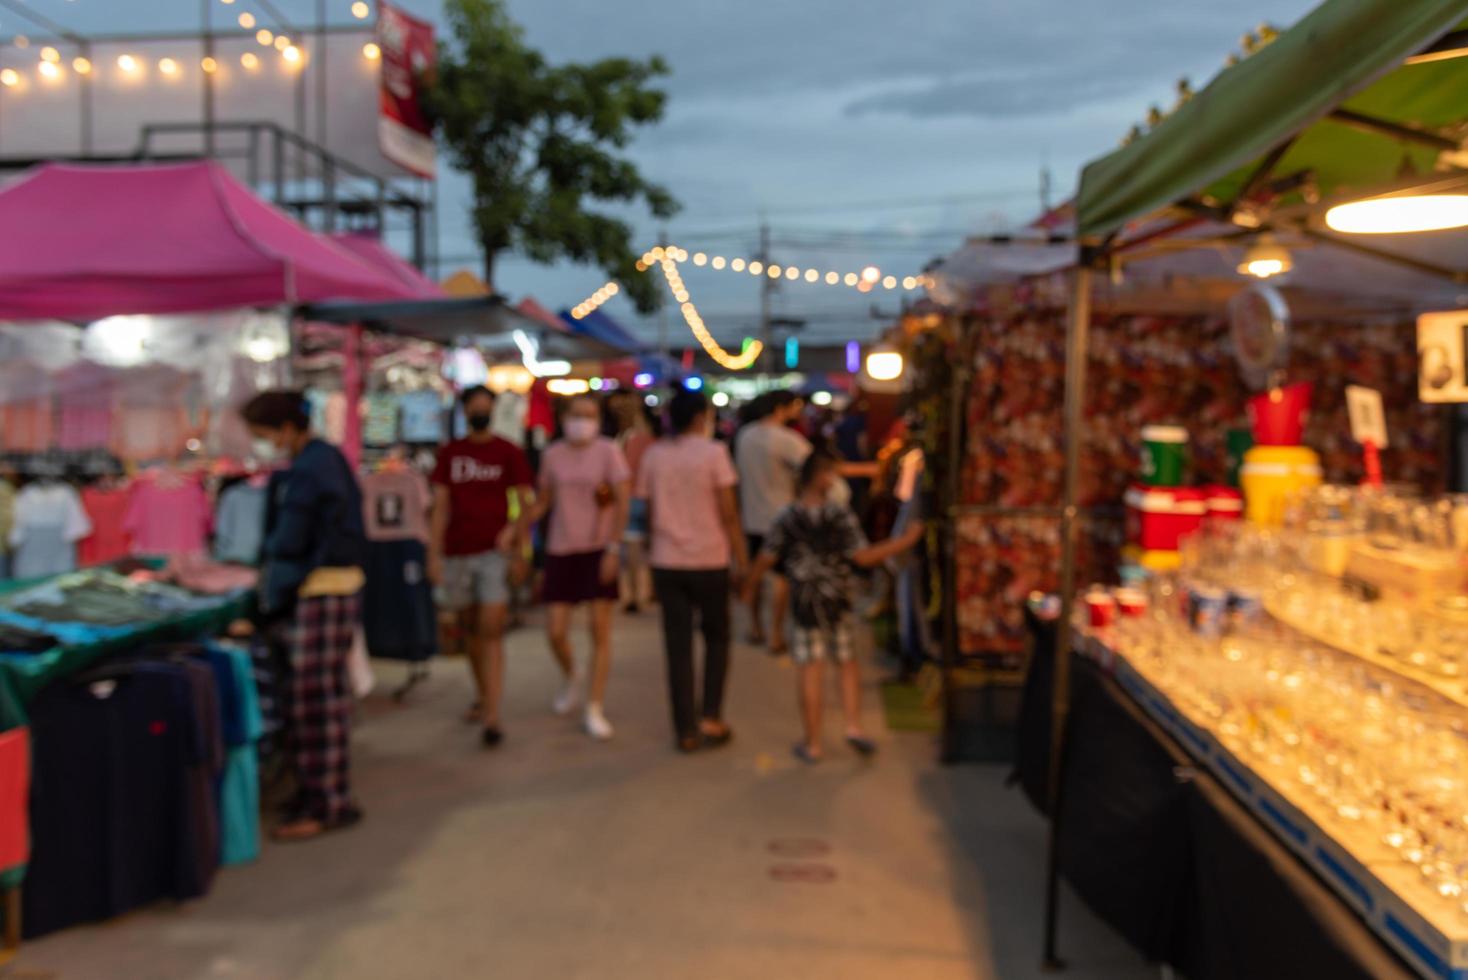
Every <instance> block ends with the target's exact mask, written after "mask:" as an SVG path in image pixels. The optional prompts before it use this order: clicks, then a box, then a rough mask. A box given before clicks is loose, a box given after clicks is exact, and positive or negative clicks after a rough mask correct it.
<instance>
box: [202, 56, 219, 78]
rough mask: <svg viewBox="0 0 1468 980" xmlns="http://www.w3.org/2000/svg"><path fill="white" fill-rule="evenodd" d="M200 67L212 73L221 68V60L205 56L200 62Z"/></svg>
mask: <svg viewBox="0 0 1468 980" xmlns="http://www.w3.org/2000/svg"><path fill="white" fill-rule="evenodd" d="M199 67H200V68H202V69H204V71H205V72H207V73H208V74H210V75H212V74H214V73H215V72H217V71H218V70H219V62H217V61H215V60H214V59H213V58H205V59H204V60H203V61H201V62H199Z"/></svg>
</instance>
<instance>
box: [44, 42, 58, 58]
mask: <svg viewBox="0 0 1468 980" xmlns="http://www.w3.org/2000/svg"><path fill="white" fill-rule="evenodd" d="M41 60H42V61H60V60H61V52H60V51H57V50H56V49H55V48H53V47H51V45H49V44H48V45H46V46H45V47H44V48H42V49H41Z"/></svg>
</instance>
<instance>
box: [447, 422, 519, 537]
mask: <svg viewBox="0 0 1468 980" xmlns="http://www.w3.org/2000/svg"><path fill="white" fill-rule="evenodd" d="M433 482H434V483H435V484H437V485H439V486H443V487H447V488H448V490H449V526H448V532H447V533H446V534H445V536H444V542H443V551H444V554H446V555H477V554H480V553H482V552H485V551H493V550H494V549H495V548H496V547H497V545H498V543H499V536H500V532H501V531H503V530H504V529H505V525H506V524H507V523H508V521H509V510H510V505H509V492H510V490H512V489H513V488H515V487H529V486H533V485H534V483H535V474H534V473H532V472H531V470H530V461H529V460H527V459H526V458H525V453H524V452H522V451H521V450H520V448H519V447H518V446H515V445H513V444H511V443H509V442H507V441H506V440H504V439H501V438H499V437H498V436H495V437H492V438H490V439H488V440H486V441H484V442H474V441H472V440H470V439H459V440H457V441H455V442H451V443H449V444H448V445H447V446H445V447H443V449H442V450H440V451H439V454H438V465H437V466H436V467H435V468H434V471H433Z"/></svg>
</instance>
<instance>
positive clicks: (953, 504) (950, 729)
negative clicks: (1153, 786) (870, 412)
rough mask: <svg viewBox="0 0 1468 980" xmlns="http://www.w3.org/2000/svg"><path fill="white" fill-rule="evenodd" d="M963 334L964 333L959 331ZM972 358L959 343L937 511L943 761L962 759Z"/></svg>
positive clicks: (941, 759)
mask: <svg viewBox="0 0 1468 980" xmlns="http://www.w3.org/2000/svg"><path fill="white" fill-rule="evenodd" d="M960 333H961V331H960ZM969 363H970V358H969V357H968V356H967V351H966V350H964V349H963V347H962V344H961V340H960V354H959V363H958V364H957V365H955V367H954V369H953V381H952V383H951V385H950V386H949V392H948V460H947V463H946V464H945V465H946V466H947V467H948V469H947V471H946V472H945V473H944V474H943V498H944V499H943V500H942V501H941V502H940V506H939V507H936V508H934V513H936V514H940V515H942V519H941V520H940V521H939V522H938V526H939V527H941V528H942V540H941V546H942V549H943V733H942V741H941V744H942V751H941V754H940V756H939V759H940V761H942V762H945V763H948V762H957V761H958V758H959V754H960V753H959V731H958V725H957V724H956V723H955V720H954V715H955V713H956V705H955V703H954V702H955V693H956V692H955V691H954V686H953V674H954V671H955V670H956V669H957V667H958V520H959V518H958V508H959V505H960V503H961V502H960V501H959V499H958V497H959V487H960V486H961V485H962V481H961V477H962V472H963V447H964V445H965V439H964V435H965V433H964V431H963V424H964V420H965V419H966V418H967V417H968V412H967V411H966V406H967V402H968V382H969Z"/></svg>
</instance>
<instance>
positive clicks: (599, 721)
mask: <svg viewBox="0 0 1468 980" xmlns="http://www.w3.org/2000/svg"><path fill="white" fill-rule="evenodd" d="M584 724H585V727H586V734H588V735H590V736H591V737H592V738H594V739H596V740H597V741H598V742H605V741H607V740H609V739H610V738H611V737H612V735H614V734H615V732H614V731H613V729H612V723H611V722H609V721H607V716H606V715H604V714H602V710H601V705H599V704H593V705H589V706H588V707H587V709H586V718H585V722H584Z"/></svg>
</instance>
